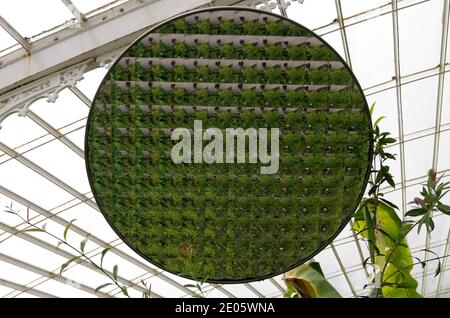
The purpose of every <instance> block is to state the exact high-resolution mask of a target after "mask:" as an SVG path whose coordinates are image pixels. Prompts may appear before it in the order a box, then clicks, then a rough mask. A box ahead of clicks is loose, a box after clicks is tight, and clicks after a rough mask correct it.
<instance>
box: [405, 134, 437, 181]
mask: <svg viewBox="0 0 450 318" xmlns="http://www.w3.org/2000/svg"><path fill="white" fill-rule="evenodd" d="M433 142H434V138H433V136H427V137H422V138H419V139H415V140H411V141H408V142H406V143H405V171H406V180H410V179H413V178H417V177H421V176H424V175H426V174H427V172H428V170H429V169H430V168H431V165H432V160H433Z"/></svg>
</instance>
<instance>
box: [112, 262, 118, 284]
mask: <svg viewBox="0 0 450 318" xmlns="http://www.w3.org/2000/svg"><path fill="white" fill-rule="evenodd" d="M118 272H119V266H117V265H114V268H113V278H114V280H115V281H117V273H118Z"/></svg>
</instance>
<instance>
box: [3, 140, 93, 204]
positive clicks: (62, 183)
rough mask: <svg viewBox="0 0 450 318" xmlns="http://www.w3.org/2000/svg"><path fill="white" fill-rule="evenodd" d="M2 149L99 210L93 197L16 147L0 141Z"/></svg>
mask: <svg viewBox="0 0 450 318" xmlns="http://www.w3.org/2000/svg"><path fill="white" fill-rule="evenodd" d="M0 150H1V151H3V152H5V153H7V154H8V156H10V157H12V158H14V159H16V160H17V161H18V162H20V163H21V164H23V165H24V166H26V167H28V168H30V169H31V170H33V171H34V172H36V173H38V174H40V175H41V176H43V177H44V178H46V179H47V180H48V181H50V182H52V183H54V184H56V185H57V186H58V187H60V188H61V189H63V190H64V191H66V192H68V193H70V194H71V195H73V196H74V197H76V198H77V199H79V200H80V201H83V202H85V203H86V204H87V205H89V206H90V207H91V208H93V209H95V210H97V211H99V208H98V206H97V204H96V203H95V202H94V201H92V200H91V199H89V198H87V197H86V196H85V195H83V194H82V193H80V192H79V191H77V190H75V189H74V188H72V187H71V186H69V185H68V184H66V183H65V182H63V181H62V180H60V179H58V178H57V177H55V176H54V175H52V174H51V173H49V172H48V171H47V170H45V169H43V168H42V167H40V166H38V165H37V164H35V163H34V162H33V161H31V160H29V159H27V158H25V157H23V156H22V155H21V154H19V153H18V152H17V151H15V150H14V149H12V148H10V147H8V146H7V145H5V144H4V143H2V142H0Z"/></svg>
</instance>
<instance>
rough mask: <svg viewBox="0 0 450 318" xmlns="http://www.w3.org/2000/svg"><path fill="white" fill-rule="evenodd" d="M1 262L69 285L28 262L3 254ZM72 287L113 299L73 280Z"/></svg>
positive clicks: (0, 256) (62, 278) (62, 279)
mask: <svg viewBox="0 0 450 318" xmlns="http://www.w3.org/2000/svg"><path fill="white" fill-rule="evenodd" d="M0 261H3V262H6V263H9V264H11V265H14V266H17V267H20V268H23V269H25V270H27V271H30V272H33V273H35V274H38V275H40V276H44V277H48V278H50V279H54V280H55V281H57V282H59V283H62V284H67V283H68V280H67V278H64V277H62V276H59V275H58V274H55V273H53V272H48V271H46V270H44V269H42V268H39V267H37V266H34V265H32V264H29V263H26V262H24V261H21V260H19V259H16V258H13V257H11V256H8V255H5V254H3V253H0ZM71 286H74V287H76V288H78V289H80V290H82V291H84V292H87V293H89V294H92V295H95V296H100V297H103V298H110V297H111V296H110V295H108V294H105V293H103V292H101V291H99V292H97V293H96V292H95V289H94V288H91V287H89V286H86V285H84V284H81V283H79V282H76V281H73V280H72V281H71Z"/></svg>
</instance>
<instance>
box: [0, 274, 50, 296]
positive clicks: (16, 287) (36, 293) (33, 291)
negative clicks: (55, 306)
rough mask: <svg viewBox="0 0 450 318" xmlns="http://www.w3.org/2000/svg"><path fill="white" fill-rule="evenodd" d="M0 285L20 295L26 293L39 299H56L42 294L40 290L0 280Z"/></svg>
mask: <svg viewBox="0 0 450 318" xmlns="http://www.w3.org/2000/svg"><path fill="white" fill-rule="evenodd" d="M0 285H2V286H5V287H8V288H11V289H14V290H15V291H19V292H20V293H27V294H30V295H33V296H36V297H40V298H57V297H56V296H54V295H51V294H48V293H45V292H42V291H40V290H36V289H33V288H31V287H25V286H22V285H19V284H16V283H13V282H11V281H9V280H5V279H1V278H0Z"/></svg>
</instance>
